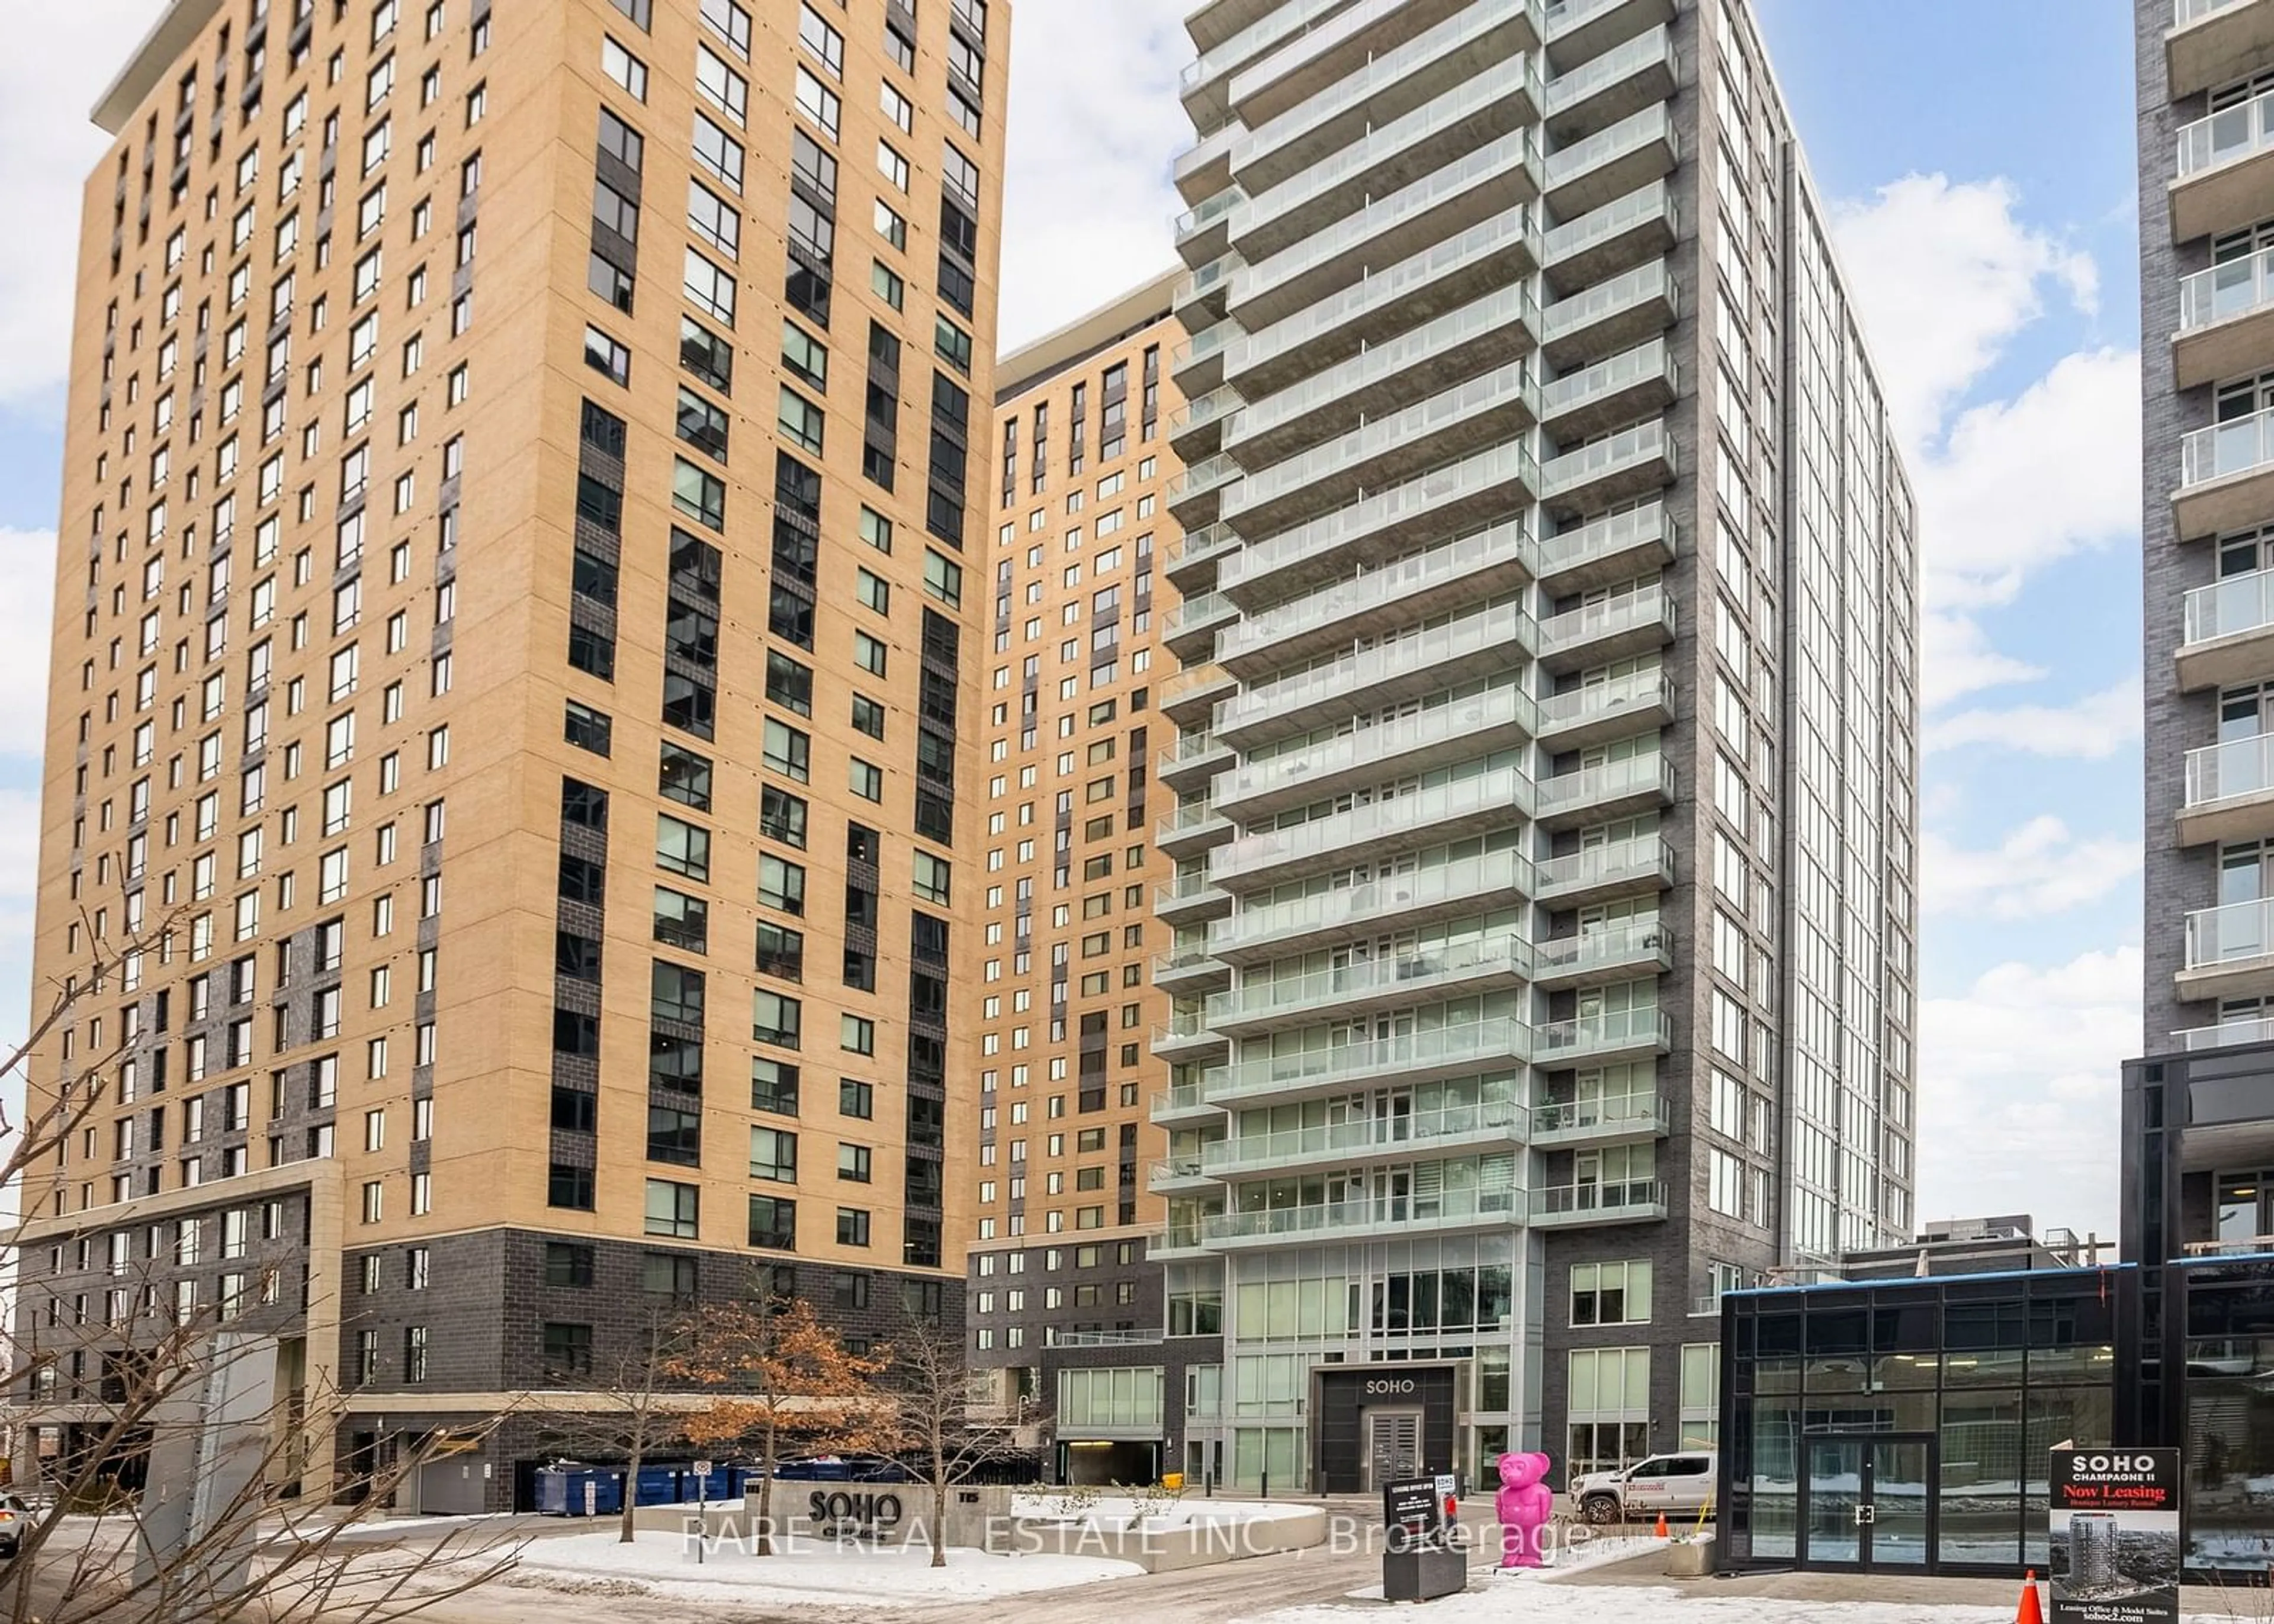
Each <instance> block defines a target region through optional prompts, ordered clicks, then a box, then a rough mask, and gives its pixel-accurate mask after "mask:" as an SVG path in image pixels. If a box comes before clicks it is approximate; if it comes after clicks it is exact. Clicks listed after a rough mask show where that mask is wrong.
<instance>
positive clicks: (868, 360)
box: [18, 0, 1009, 1505]
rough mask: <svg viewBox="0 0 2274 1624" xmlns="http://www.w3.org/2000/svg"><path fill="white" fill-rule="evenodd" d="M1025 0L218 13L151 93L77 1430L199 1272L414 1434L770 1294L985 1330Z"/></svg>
mask: <svg viewBox="0 0 2274 1624" xmlns="http://www.w3.org/2000/svg"><path fill="white" fill-rule="evenodd" d="M1007 12H1008V7H1007V5H1006V4H1004V0H994V3H993V4H992V5H991V6H990V4H988V0H915V3H914V4H903V3H902V0H769V3H768V4H754V3H753V0H699V3H698V0H666V3H665V4H653V0H544V3H543V4H538V3H535V0H520V3H517V4H508V5H504V6H500V7H498V8H496V9H495V10H494V11H493V10H492V7H491V6H490V4H488V0H431V3H430V0H297V4H295V3H294V0H276V3H275V4H273V5H272V4H268V3H267V0H176V3H175V4H172V5H171V6H170V7H169V9H168V10H167V11H166V12H165V13H164V15H163V17H162V19H161V20H160V22H159V23H158V25H157V26H156V28H155V29H154V32H153V33H152V34H151V35H150V37H149V38H148V39H147V40H146V41H144V42H143V44H142V45H141V46H140V47H139V49H138V50H137V51H136V52H135V54H134V56H133V57H132V60H131V61H130V62H129V63H128V64H127V65H126V67H125V69H124V71H123V72H122V73H121V75H120V76H119V78H118V79H117V82H116V83H115V84H114V85H113V86H111V88H110V89H109V91H108V92H107V93H106V94H105V95H104V97H103V99H102V104H101V105H100V107H99V108H98V109H96V115H95V116H96V118H97V120H98V122H99V123H101V124H102V126H103V127H104V128H106V129H108V130H109V131H111V132H113V133H114V134H115V135H116V137H117V139H116V142H115V145H114V146H113V147H112V149H111V151H110V153H109V154H108V155H107V156H106V157H105V158H104V160H103V161H102V163H101V164H100V165H99V166H98V167H97V169H96V170H95V172H94V175H93V177H91V178H90V180H89V182H88V185H87V201H86V210H85V218H84V222H83V226H82V232H81V241H80V245H79V316H78V323H77V329H76V334H75V337H74V342H73V348H72V387H71V397H70V420H69V427H68V432H67V437H66V459H67V465H66V470H65V480H64V491H65V495H64V515H63V522H62V527H61V532H62V537H63V539H62V542H61V545H60V548H59V553H60V557H59V560H58V565H57V582H56V647H55V661H54V680H53V682H52V686H51V695H52V696H51V699H50V705H49V755H48V777H47V786H46V801H45V812H44V824H43V846H42V853H41V891H40V905H39V922H38V942H37V947H36V955H35V962H36V968H37V974H38V975H39V976H40V978H41V981H42V982H43V983H44V982H47V981H56V980H60V979H61V978H63V977H64V976H66V975H68V974H72V971H73V969H74V967H75V966H81V965H83V964H85V963H86V962H87V960H88V959H89V956H90V954H91V953H92V952H93V951H94V947H95V945H96V944H98V943H101V944H108V945H109V948H111V949H112V950H114V951H117V950H119V949H121V948H122V947H124V945H126V944H129V943H130V942H132V941H134V940H135V939H137V937H138V934H139V938H140V939H142V940H143V941H144V942H145V944H146V945H144V946H143V948H142V949H141V951H139V952H136V953H133V954H131V955H130V956H129V957H128V959H127V960H126V962H125V965H124V967H123V972H122V974H117V975H115V976H113V977H112V978H110V979H109V980H108V981H106V982H105V983H104V984H102V985H101V986H99V987H97V988H95V989H94V990H93V992H92V993H91V994H90V995H89V996H87V997H86V998H85V999H83V1000H82V1001H81V1003H80V1004H79V1005H78V1006H77V1007H76V1008H75V1009H74V1010H73V1011H72V1017H71V1019H70V1021H69V1023H68V1025H67V1026H64V1027H63V1028H60V1029H59V1030H57V1031H56V1034H54V1036H53V1038H52V1040H51V1041H49V1042H48V1043H46V1044H45V1045H43V1046H42V1048H41V1050H40V1052H39V1054H38V1056H37V1058H36V1061H35V1064H34V1076H35V1079H36V1086H37V1087H38V1088H39V1089H40V1090H41V1091H42V1092H46V1091H51V1090H55V1089H57V1088H64V1087H69V1088H73V1089H80V1090H89V1089H93V1090H100V1091H101V1097H100V1100H99V1102H98V1104H97V1105H96V1107H95V1109H94V1117H93V1119H92V1122H91V1124H90V1125H89V1127H88V1128H87V1131H86V1132H84V1133H82V1134H77V1135H74V1136H73V1138H72V1141H71V1142H70V1143H68V1144H67V1145H65V1146H64V1147H61V1153H60V1154H59V1156H58V1157H57V1159H56V1162H54V1164H53V1167H52V1171H45V1170H43V1171H42V1172H41V1173H40V1174H39V1175H38V1176H37V1177H34V1179H33V1180H32V1181H31V1183H30V1184H29V1186H28V1187H27V1189H26V1192H25V1203H26V1209H27V1210H28V1211H30V1212H32V1213H33V1214H35V1216H36V1228H35V1231H34V1237H33V1240H32V1243H31V1244H28V1245H27V1246H26V1250H25V1252H24V1254H23V1265H24V1267H23V1279H22V1289H21V1293H20V1298H19V1307H18V1316H19V1332H20V1334H21V1335H22V1336H23V1337H24V1339H25V1341H26V1343H27V1344H28V1345H29V1346H30V1347H31V1348H32V1349H33V1350H34V1351H35V1352H36V1354H37V1356H38V1357H39V1359H40V1361H41V1370H40V1373H39V1374H38V1375H37V1376H36V1377H35V1378H34V1385H33V1387H31V1388H30V1389H29V1392H30V1393H31V1395H32V1400H33V1402H32V1406H31V1409H30V1410H29V1412H28V1418H29V1419H30V1420H32V1421H33V1422H34V1423H35V1424H44V1425H46V1426H47V1428H48V1431H47V1432H45V1434H44V1435H43V1438H42V1441H43V1442H44V1443H45V1444H47V1445H48V1446H49V1447H54V1446H56V1445H58V1444H60V1443H61V1442H63V1441H64V1439H65V1438H66V1437H67V1435H68V1428H69V1427H70V1426H71V1425H72V1424H74V1423H76V1422H79V1421H83V1420H85V1419H87V1418H89V1417H90V1416H92V1415H94V1414H97V1413H99V1406H100V1404H101V1402H102V1398H103V1379H104V1376H105V1373H106V1371H107V1369H108V1368H109V1367H108V1366H107V1364H106V1350H107V1349H110V1348H115V1347H117V1345H118V1344H119V1343H120V1342H123V1341H131V1340H132V1339H133V1338H134V1337H135V1336H136V1335H138V1334H139V1333H138V1330H137V1326H138V1324H139V1322H141V1321H143V1320H144V1319H145V1317H150V1318H152V1319H159V1318H162V1317H165V1316H169V1315H173V1314H177V1313H178V1312H184V1311H190V1312H206V1311H209V1310H210V1311H217V1312H219V1313H220V1314H222V1315H224V1316H229V1317H231V1318H233V1319H238V1320H240V1321H241V1322H242V1323H243V1324H245V1326H247V1327H256V1328H265V1329H270V1330H274V1331H275V1332H277V1333H279V1334H280V1335H282V1336H283V1337H284V1338H285V1339H286V1342H285V1348H286V1355H287V1362H288V1363H287V1370H288V1378H287V1379H288V1382H289V1383H292V1384H297V1383H303V1382H305V1383H309V1384H321V1383H324V1382H328V1381H329V1380H337V1381H339V1382H340V1383H342V1384H343V1386H345V1387H350V1388H352V1389H354V1390H355V1393H356V1397H355V1401H354V1414H353V1417H352V1418H351V1419H350V1423H349V1425H348V1427H347V1428H346V1429H344V1435H343V1437H342V1438H341V1439H340V1440H338V1441H339V1444H340V1446H341V1447H342V1448H343V1449H346V1450H348V1451H350V1452H351V1453H354V1454H357V1455H360V1456H362V1457H365V1458H373V1457H383V1456H384V1455H386V1453H387V1452H388V1450H389V1449H390V1448H391V1447H395V1445H396V1444H397V1443H398V1442H399V1441H400V1440H402V1439H403V1438H404V1437H407V1436H415V1435H419V1434H424V1433H426V1432H433V1431H435V1430H442V1429H448V1428H451V1427H453V1426H456V1425H463V1424H464V1423H466V1422H467V1421H469V1420H471V1419H474V1418H477V1417H484V1416H486V1415H487V1414H488V1413H489V1412H490V1411H492V1410H494V1409H496V1408H497V1407H498V1406H499V1405H500V1404H501V1402H504V1399H505V1398H506V1397H507V1396H508V1395H513V1394H515V1393H517V1392H520V1391H523V1390H526V1389H529V1388H532V1387H543V1386H550V1387H569V1388H571V1389H575V1388H576V1387H579V1386H580V1385H581V1386H589V1385H591V1384H594V1383H597V1382H599V1381H601V1380H604V1378H605V1375H606V1371H607V1369H608V1367H609V1365H611V1364H612V1363H613V1362H614V1361H615V1360H616V1359H617V1358H618V1357H619V1356H620V1355H621V1353H622V1352H624V1351H625V1350H627V1348H628V1347H629V1344H630V1343H631V1342H632V1341H633V1340H634V1333H636V1331H637V1330H638V1328H639V1327H641V1326H643V1325H644V1324H645V1323H646V1322H647V1320H648V1319H649V1318H650V1316H651V1313H653V1312H668V1311H669V1310H671V1309H672V1308H674V1307H675V1306H677V1305H680V1304H684V1303H685V1302H687V1301H688V1300H689V1299H691V1298H705V1299H708V1298H716V1297H727V1296H731V1295H734V1294H736V1293H739V1292H742V1291H744V1290H746V1289H749V1286H750V1284H751V1283H752V1282H753V1280H754V1278H759V1277H764V1278H770V1279H771V1281H772V1283H774V1284H776V1285H778V1286H786V1287H789V1288H791V1289H794V1290H796V1291H797V1292H798V1293H800V1294H801V1295H802V1296H805V1297H809V1298H812V1299H814V1300H816V1301H817V1302H818V1303H820V1304H822V1305H823V1306H824V1308H825V1309H831V1310H833V1311H834V1312H837V1313H838V1314H839V1316H840V1319H842V1320H843V1322H844V1323H845V1324H846V1325H847V1327H848V1329H849V1330H851V1331H852V1332H853V1333H854V1334H855V1335H880V1334H888V1333H889V1331H890V1329H891V1327H892V1326H893V1325H894V1324H895V1323H897V1322H898V1321H899V1320H900V1316H901V1314H902V1313H903V1312H904V1304H905V1305H907V1307H912V1308H913V1309H914V1310H915V1311H916V1312H932V1313H937V1312H948V1313H950V1314H953V1312H957V1309H956V1303H955V1299H956V1297H958V1295H959V1294H960V1284H959V1278H960V1276H959V1266H960V1261H961V1259H960V1256H958V1255H956V1254H955V1253H954V1252H953V1251H951V1250H949V1246H950V1244H951V1243H950V1240H949V1237H960V1236H961V1235H962V1234H964V1233H965V1232H966V1231H967V1229H968V1218H967V1217H966V1215H965V1214H963V1213H962V1212H961V1211H960V1207H962V1206H963V1205H964V1204H965V1203H968V1201H969V1200H970V1199H971V1196H972V1193H973V1192H972V1191H971V1189H970V1184H969V1181H968V1179H967V1178H961V1177H956V1178H949V1177H945V1176H944V1173H943V1164H944V1160H945V1157H947V1156H948V1155H949V1154H952V1151H951V1148H950V1147H951V1144H952V1141H953V1138H955V1137H956V1136H961V1137H962V1139H963V1140H964V1143H965V1145H966V1146H968V1144H969V1143H970V1139H969V1136H970V1134H971V1132H972V1131H973V1130H972V1126H971V1124H973V1123H974V1122H975V1119H976V1114H977V1110H978V1106H977V1102H976V1100H975V1098H962V1097H959V1096H960V1094H961V1092H962V1091H963V1090H965V1089H967V1088H970V1087H972V1086H974V1084H975V1077H974V1075H973V1070H972V1067H971V1066H970V1065H969V1064H967V1056H966V1055H965V1054H963V1053H959V1052H958V1047H957V1046H959V1045H965V1046H969V1045H975V1044H976V1041H977V1032H976V1030H975V1029H974V1028H973V1027H972V1026H970V1025H969V1024H968V1022H969V1018H968V1014H967V1013H966V1011H970V1010H971V1009H973V1008H974V1007H975V1000H976V998H977V997H978V996H979V989H978V986H977V980H976V977H977V967H978V962H979V959H978V955H977V954H976V952H975V945H976V942H977V937H978V935H979V925H978V922H977V916H978V898H979V894H980V891H981V889H982V881H981V877H980V876H979V875H978V874H977V873H976V872H975V869H976V867H977V861H976V856H975V853H977V852H978V851H979V850H980V846H979V842H978V833H979V831H977V829H976V828H975V827H974V826H973V819H974V816H975V815H974V814H972V813H968V812H965V811H962V810H961V809H960V806H959V799H958V798H959V796H962V797H964V798H965V799H966V800H967V801H968V800H969V799H970V795H969V789H968V786H969V785H970V784H971V782H972V779H973V777H974V775H975V774H977V773H979V772H980V771H983V769H982V766H981V763H980V756H981V750H980V747H979V744H978V742H977V741H978V738H979V733H978V730H977V729H976V728H975V723H974V717H975V709H976V707H977V706H978V705H979V704H980V703H982V695H981V675H980V672H981V667H982V665H983V664H984V662H985V660H986V658H987V650H986V647H985V643H984V638H985V635H986V632H987V629H988V628H987V623H986V616H985V608H986V603H985V598H986V593H985V590H984V585H983V583H984V580H985V576H986V573H987V568H986V563H985V560H986V550H987V547H988V541H987V525H988V522H989V520H988V513H987V507H988V504H987V500H986V496H985V492H984V490H983V488H980V487H978V486H977V485H976V484H975V477H974V476H973V474H972V472H971V468H972V463H973V454H974V452H975V450H976V449H977V448H978V447H976V444H975V442H976V440H977V439H978V437H979V436H981V435H983V433H985V432H987V427H988V422H987V417H986V411H987V403H988V402H990V401H991V400H992V398H993V395H994V389H993V383H992V379H991V375H990V373H991V357H993V355H994V350H995V335H994V302H995V281H996V277H995V267H996V258H997V223H998V195H999V177H1000V173H1001V167H1002V150H1003V109H1004V105H1005V67H1006V56H1007V36H1008V32H1009V18H1008V15H1007ZM959 870H960V872H959ZM746 1011H747V1014H748V1019H749V1025H748V1026H747V1027H746V1026H745V1024H744V1022H745V1014H746ZM746 1080H747V1085H748V1092H747V1093H745V1084H746ZM762 1271H764V1272H770V1274H764V1275H762V1274H761V1272H762ZM537 1441H538V1440H537V1439H536V1437H535V1435H534V1434H533V1433H532V1432H529V1431H528V1430H526V1428H525V1427H523V1428H518V1429H517V1428H516V1427H508V1429H507V1431H505V1432H502V1433H501V1434H500V1435H499V1436H498V1437H496V1438H494V1439H493V1440H490V1441H489V1442H487V1443H486V1445H485V1446H484V1450H485V1456H484V1458H485V1461H486V1463H487V1464H489V1465H491V1466H493V1467H494V1468H495V1470H494V1473H493V1475H492V1477H491V1478H490V1482H489V1486H488V1487H487V1489H486V1491H483V1493H484V1494H485V1495H486V1499H487V1500H488V1501H489V1503H491V1504H493V1505H501V1504H504V1503H506V1501H507V1500H508V1495H509V1491H510V1488H511V1485H512V1482H513V1478H514V1472H513V1471H512V1470H511V1468H512V1467H513V1466H515V1465H516V1464H519V1463H521V1462H523V1460H524V1459H525V1458H526V1457H527V1456H528V1455H530V1454H531V1451H532V1450H533V1449H534V1448H535V1447H537ZM451 1476H452V1477H453V1479H454V1480H457V1479H458V1474H457V1473H456V1472H455V1470H454V1471H453V1472H452V1474H451ZM326 1486H328V1485H325V1484H324V1483H323V1482H322V1481H321V1480H320V1479H318V1480H315V1481H312V1482H310V1483H309V1484H308V1485H307V1488H308V1492H322V1490H323V1489H324V1488H325V1487H326ZM453 1492H454V1493H456V1492H460V1491H455V1490H454V1491H453ZM440 1495H441V1490H440V1485H433V1496H434V1498H436V1499H437V1500H439V1499H440Z"/></svg>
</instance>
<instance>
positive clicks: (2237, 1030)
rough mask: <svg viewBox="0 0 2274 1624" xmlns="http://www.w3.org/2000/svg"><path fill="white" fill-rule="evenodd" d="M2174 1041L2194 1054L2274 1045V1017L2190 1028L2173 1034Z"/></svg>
mask: <svg viewBox="0 0 2274 1624" xmlns="http://www.w3.org/2000/svg"><path fill="white" fill-rule="evenodd" d="M2172 1042H2173V1043H2174V1044H2176V1045H2177V1046H2178V1047H2179V1048H2180V1049H2187V1050H2188V1051H2190V1052H2193V1051H2194V1050H2196V1049H2238V1048H2242V1047H2246V1046H2248V1045H2251V1044H2257V1043H2274V1017H2270V1016H2263V1015H2262V1016H2257V1017H2255V1018H2253V1019H2247V1020H2225V1021H2221V1022H2219V1023H2218V1025H2217V1026H2189V1027H2188V1028H2187V1030H2185V1031H2183V1032H2174V1033H2173V1034H2172Z"/></svg>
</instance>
